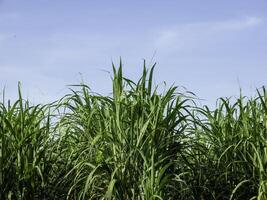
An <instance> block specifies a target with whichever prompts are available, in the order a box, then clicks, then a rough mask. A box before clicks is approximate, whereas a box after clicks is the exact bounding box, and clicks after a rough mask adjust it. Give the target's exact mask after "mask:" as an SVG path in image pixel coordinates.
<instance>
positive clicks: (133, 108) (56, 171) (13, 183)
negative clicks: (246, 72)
mask: <svg viewBox="0 0 267 200" xmlns="http://www.w3.org/2000/svg"><path fill="white" fill-rule="evenodd" d="M153 70H154V66H153V67H152V68H151V69H150V70H147V69H146V66H145V63H144V70H143V74H142V76H141V78H140V80H139V81H137V82H133V81H132V80H129V79H127V78H125V77H124V76H123V74H122V66H121V64H120V66H119V67H118V68H117V69H116V68H115V67H114V66H113V71H114V73H113V79H112V84H113V93H112V96H102V95H99V94H96V93H93V92H92V91H91V90H90V88H89V87H88V86H87V85H85V84H80V85H76V86H72V89H71V93H70V94H68V95H66V96H64V97H63V98H62V99H60V100H59V101H57V102H54V103H51V104H47V105H31V104H30V103H29V101H28V100H24V99H23V98H22V95H21V92H20V87H19V99H18V100H17V101H15V102H14V103H12V104H11V103H10V102H9V101H8V102H5V101H4V99H3V101H2V102H0V199H23V200H24V199H25V200H31V199H71V200H72V199H74V200H75V199H96V200H98V199H107V200H108V199H110V200H111V199H114V200H156V199H163V200H165V199H174V200H176V199H181V200H183V199H186V200H187V199H188V200H191V199H192V200H193V199H195V200H202V199H203V200H212V199H222V200H223V199H241V200H245V199H255V200H256V199H257V200H266V199H267V93H266V91H265V89H264V88H262V89H260V90H257V92H258V95H257V97H255V98H251V99H249V98H245V97H243V96H242V95H241V96H240V97H239V98H238V99H236V100H235V102H232V101H230V100H229V99H227V98H221V99H219V100H218V106H217V108H216V109H215V110H212V111H211V110H210V109H209V108H208V107H200V106H197V104H196V100H195V98H194V95H193V94H192V93H184V94H183V93H180V92H179V91H178V88H177V87H171V88H168V89H166V88H165V90H164V91H163V92H159V89H158V86H156V87H155V86H154V83H153ZM77 88H78V89H77Z"/></svg>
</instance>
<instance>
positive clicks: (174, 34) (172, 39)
mask: <svg viewBox="0 0 267 200" xmlns="http://www.w3.org/2000/svg"><path fill="white" fill-rule="evenodd" d="M263 22H264V20H263V19H262V18H259V17H246V18H243V19H238V20H236V19H234V20H225V21H215V22H214V21H213V22H199V23H189V24H181V25H178V26H173V27H169V28H166V29H165V30H161V31H159V32H158V33H157V35H156V36H155V39H154V45H155V46H156V48H163V47H168V46H170V45H171V46H172V47H173V46H176V47H177V48H179V47H180V48H184V47H188V46H191V45H197V44H198V43H199V42H203V41H207V40H210V39H212V38H213V37H221V36H223V35H224V34H228V33H235V32H239V31H245V30H248V29H252V28H254V27H256V26H258V25H260V24H262V23H263ZM217 39H219V38H217ZM218 41H219V40H218Z"/></svg>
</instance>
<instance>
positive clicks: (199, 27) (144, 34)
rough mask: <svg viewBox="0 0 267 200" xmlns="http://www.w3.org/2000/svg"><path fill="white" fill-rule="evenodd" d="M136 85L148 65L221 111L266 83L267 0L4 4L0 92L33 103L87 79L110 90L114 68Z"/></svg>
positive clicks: (2, 0) (27, 0)
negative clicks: (225, 99) (223, 102)
mask: <svg viewBox="0 0 267 200" xmlns="http://www.w3.org/2000/svg"><path fill="white" fill-rule="evenodd" d="M120 57H122V60H123V64H124V72H125V75H126V76H128V77H129V78H131V79H134V80H136V79H137V78H138V77H139V76H140V74H141V71H142V62H143V59H147V61H148V63H149V62H150V61H151V62H152V63H153V62H154V61H156V62H157V63H158V64H157V68H156V71H155V81H156V82H157V83H162V82H163V81H166V82H167V83H168V85H172V84H173V83H175V84H176V85H180V86H184V87H186V88H187V89H188V90H190V91H192V92H194V93H196V94H197V96H198V97H199V98H202V99H205V101H203V104H205V103H207V104H210V105H213V104H215V100H216V99H217V98H218V97H221V96H236V95H238V94H239V87H241V88H242V89H243V93H244V94H245V95H248V96H251V95H255V89H256V88H259V87H261V86H263V85H267V0H220V1H219V0H218V1H215V0H201V1H199V0H172V1H171V0H164V1H160V0H158V1H157V0H147V1H146V0H142V1H141V0H140V1H138V0H135V1H116V0H113V1H110V0H106V1H103V0H97V1H94V0H84V1H82V0H53V1H52V0H0V88H1V89H3V88H4V87H6V93H7V94H6V96H7V97H8V98H14V97H15V96H16V95H17V83H18V81H21V82H22V85H23V92H24V95H25V96H26V97H29V98H30V99H31V100H32V101H33V102H35V103H38V102H46V101H52V100H55V99H57V98H59V97H61V96H63V95H64V94H66V92H67V87H66V85H68V84H75V83H79V82H80V81H81V75H80V73H81V74H82V76H83V79H84V81H85V82H86V83H88V84H89V86H90V87H91V88H92V90H93V91H95V92H99V93H102V94H108V93H110V92H111V84H110V83H111V81H110V75H109V74H108V73H106V72H105V71H104V70H107V71H111V69H112V68H111V62H112V61H114V62H115V63H118V61H119V58H120Z"/></svg>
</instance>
